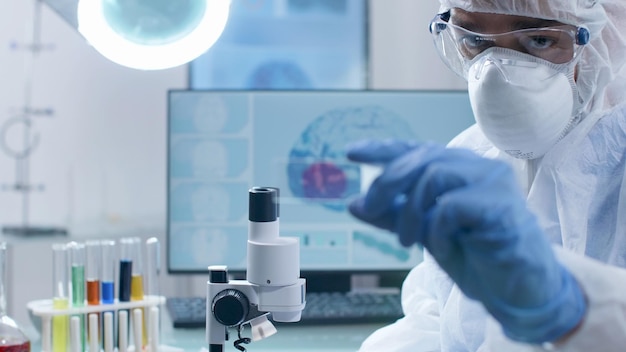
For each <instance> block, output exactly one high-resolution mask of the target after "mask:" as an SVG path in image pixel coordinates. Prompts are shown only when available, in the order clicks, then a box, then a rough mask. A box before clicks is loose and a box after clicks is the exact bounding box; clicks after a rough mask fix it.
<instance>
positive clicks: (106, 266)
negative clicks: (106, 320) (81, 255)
mask: <svg viewBox="0 0 626 352" xmlns="http://www.w3.org/2000/svg"><path fill="white" fill-rule="evenodd" d="M100 245H101V249H102V267H101V268H102V271H101V278H100V280H101V289H100V295H101V299H102V304H113V303H115V259H116V255H115V241H113V240H102V241H101V242H100Z"/></svg>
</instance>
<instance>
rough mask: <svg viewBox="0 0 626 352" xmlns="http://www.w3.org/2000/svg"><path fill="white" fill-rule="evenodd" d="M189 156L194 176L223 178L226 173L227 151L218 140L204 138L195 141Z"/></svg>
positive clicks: (227, 167)
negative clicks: (197, 141) (200, 140)
mask: <svg viewBox="0 0 626 352" xmlns="http://www.w3.org/2000/svg"><path fill="white" fill-rule="evenodd" d="M191 158H192V159H191V160H192V161H191V162H192V169H193V174H194V175H195V176H206V177H214V178H223V177H225V176H226V174H227V173H228V169H229V166H228V151H227V150H226V147H225V146H224V144H222V143H220V142H219V141H215V140H206V141H202V142H199V143H197V144H196V145H195V148H194V149H193V152H192V156H191Z"/></svg>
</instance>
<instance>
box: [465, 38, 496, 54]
mask: <svg viewBox="0 0 626 352" xmlns="http://www.w3.org/2000/svg"><path fill="white" fill-rule="evenodd" d="M461 42H462V43H463V45H464V46H465V47H466V48H468V49H472V50H481V51H482V50H485V49H487V48H489V47H491V46H493V41H492V40H489V39H487V38H484V37H480V36H476V35H466V36H464V37H463V38H461Z"/></svg>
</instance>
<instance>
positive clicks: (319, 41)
mask: <svg viewBox="0 0 626 352" xmlns="http://www.w3.org/2000/svg"><path fill="white" fill-rule="evenodd" d="M366 3H367V0H235V1H233V2H232V4H231V13H230V16H229V19H228V23H227V25H226V28H225V29H224V33H223V34H222V36H221V37H220V38H219V40H218V41H217V42H216V43H215V44H214V45H213V47H212V48H211V49H209V50H208V51H207V52H206V53H205V54H203V55H201V56H200V57H199V58H197V59H196V60H194V61H192V62H191V63H190V65H189V88H190V89H289V90H294V89H363V88H367V5H366Z"/></svg>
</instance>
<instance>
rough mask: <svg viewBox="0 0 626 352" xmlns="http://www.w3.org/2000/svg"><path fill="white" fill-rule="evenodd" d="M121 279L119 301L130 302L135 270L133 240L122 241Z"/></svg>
mask: <svg viewBox="0 0 626 352" xmlns="http://www.w3.org/2000/svg"><path fill="white" fill-rule="evenodd" d="M119 270H120V279H119V292H118V299H119V301H120V302H128V301H130V284H131V278H132V274H133V272H132V270H133V239H132V238H122V239H120V269H119Z"/></svg>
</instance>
